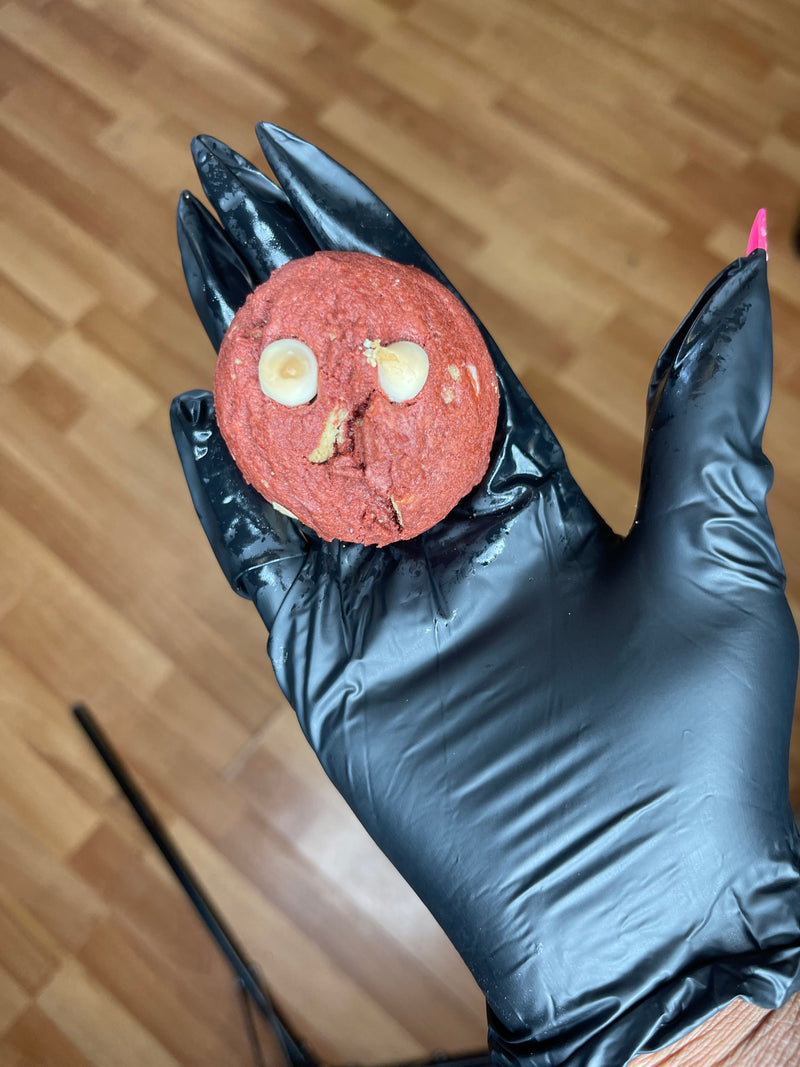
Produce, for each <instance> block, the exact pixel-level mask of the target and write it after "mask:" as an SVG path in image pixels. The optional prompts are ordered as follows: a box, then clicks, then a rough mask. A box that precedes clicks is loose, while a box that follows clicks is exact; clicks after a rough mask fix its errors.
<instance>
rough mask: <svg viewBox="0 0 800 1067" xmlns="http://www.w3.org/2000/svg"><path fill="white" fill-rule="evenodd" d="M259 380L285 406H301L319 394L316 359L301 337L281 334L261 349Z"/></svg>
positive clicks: (262, 386)
mask: <svg viewBox="0 0 800 1067" xmlns="http://www.w3.org/2000/svg"><path fill="white" fill-rule="evenodd" d="M258 381H259V383H260V385H261V388H262V390H263V391H264V393H266V395H267V396H268V397H270V398H271V399H272V400H276V401H277V402H278V403H279V404H283V405H284V407H289V408H296V407H300V405H301V404H307V403H308V402H309V401H310V400H313V399H314V397H315V396H316V395H317V360H316V358H315V356H314V353H313V352H312V351H311V349H310V348H309V347H308V345H304V344H303V342H302V341H296V340H294V339H293V338H291V337H282V338H281V339H280V340H279V341H273V342H272V344H269V345H267V347H266V348H265V349H264V351H263V352H262V353H261V359H260V360H259V361H258Z"/></svg>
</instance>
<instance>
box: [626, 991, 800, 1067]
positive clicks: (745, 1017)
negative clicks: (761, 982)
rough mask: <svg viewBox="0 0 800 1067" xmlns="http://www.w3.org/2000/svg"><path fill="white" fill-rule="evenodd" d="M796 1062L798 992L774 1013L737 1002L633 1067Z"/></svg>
mask: <svg viewBox="0 0 800 1067" xmlns="http://www.w3.org/2000/svg"><path fill="white" fill-rule="evenodd" d="M797 1063H800V995H798V996H796V997H793V999H792V1000H790V1001H789V1003H788V1004H785V1005H784V1006H783V1007H782V1008H780V1009H779V1010H778V1011H765V1010H764V1009H763V1008H757V1007H754V1006H753V1005H752V1004H747V1003H745V1002H744V1001H742V1000H736V1001H734V1002H733V1003H732V1004H729V1005H728V1006H727V1007H726V1008H723V1009H722V1011H720V1012H718V1013H717V1014H716V1015H713V1016H712V1017H711V1018H710V1019H708V1020H707V1021H706V1022H704V1023H702V1024H701V1025H700V1026H698V1027H697V1028H696V1029H694V1030H692V1032H691V1033H690V1034H687V1035H686V1037H683V1038H681V1039H680V1040H679V1041H676V1042H674V1044H672V1045H670V1046H669V1047H668V1048H665V1049H663V1050H662V1051H661V1052H651V1053H649V1054H648V1055H646V1056H636V1057H635V1058H634V1059H633V1060H631V1067H767V1065H769V1067H793V1065H794V1064H797Z"/></svg>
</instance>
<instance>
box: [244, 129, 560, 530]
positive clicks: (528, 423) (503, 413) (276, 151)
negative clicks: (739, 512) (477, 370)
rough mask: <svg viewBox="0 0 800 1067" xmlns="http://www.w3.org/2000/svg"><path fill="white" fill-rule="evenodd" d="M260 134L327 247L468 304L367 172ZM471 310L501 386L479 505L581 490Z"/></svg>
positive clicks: (296, 205)
mask: <svg viewBox="0 0 800 1067" xmlns="http://www.w3.org/2000/svg"><path fill="white" fill-rule="evenodd" d="M256 134H257V136H258V140H259V143H260V144H261V148H262V150H263V152H264V155H265V156H266V159H267V162H268V163H269V165H270V167H271V168H272V170H273V172H274V174H275V176H276V177H277V179H278V181H279V182H280V184H281V187H282V189H283V191H284V192H285V193H286V195H287V197H288V198H289V200H290V202H291V204H292V207H293V209H294V211H295V212H296V214H297V215H298V216H299V218H300V219H301V220H302V221H303V223H304V225H305V226H306V228H307V229H308V231H309V232H310V233H311V234H312V235H313V237H314V239H315V240H316V241H317V243H318V244H319V246H320V247H321V248H332V249H337V250H342V251H358V252H367V253H370V254H371V255H377V256H384V257H386V258H388V259H393V260H395V262H399V263H405V264H407V265H410V266H414V267H418V268H419V269H420V270H424V271H426V272H427V273H428V274H431V275H433V277H435V278H436V279H437V280H438V281H440V282H441V283H442V284H443V285H445V286H447V288H448V289H450V290H451V292H454V293H455V295H456V296H458V297H459V299H460V300H462V303H465V306H467V305H466V302H465V301H463V299H462V297H461V296H460V294H459V293H457V292H456V290H455V289H454V288H453V286H452V285H451V284H450V282H449V281H448V279H447V278H446V277H445V275H444V274H443V273H442V272H441V271H440V270H439V268H438V267H437V266H436V264H435V263H434V262H433V260H432V259H431V258H430V256H429V255H428V253H427V252H426V251H425V250H424V249H423V248H422V246H421V245H420V244H419V242H418V241H417V240H416V239H415V238H414V237H413V236H412V235H411V234H410V233H409V231H408V230H407V229H406V227H405V226H404V225H403V224H402V223H401V222H400V220H399V219H398V218H397V216H396V215H394V214H393V212H391V211H390V210H389V208H388V207H387V206H386V204H384V203H383V201H382V200H380V199H379V197H377V196H376V195H375V193H373V192H372V190H371V189H369V187H368V186H366V185H365V184H364V183H363V182H362V181H361V179H360V178H357V177H356V176H355V175H354V174H352V173H351V172H350V171H348V170H347V169H346V168H345V167H343V166H342V165H341V164H340V163H337V162H336V161H335V160H334V159H332V158H331V157H330V156H328V155H327V154H326V153H325V152H323V151H322V150H321V149H319V148H317V147H315V146H314V145H312V144H309V142H307V141H304V140H302V139H301V138H299V137H296V136H295V135H294V134H292V133H289V132H288V131H286V130H283V129H281V128H280V127H278V126H275V125H272V124H271V123H259V125H258V126H257V127H256ZM467 307H468V306H467ZM468 310H469V311H470V314H472V316H473V318H474V319H475V322H476V323H477V325H478V327H479V329H480V330H481V333H482V334H483V337H484V340H485V341H486V343H487V346H488V349H489V352H490V353H491V356H492V359H493V361H494V364H495V369H496V371H497V375H498V379H499V384H500V418H499V421H498V430H499V433H498V437H497V438H496V441H495V448H494V450H493V462H492V465H491V467H490V471H489V473H488V474H487V476H486V478H485V479H484V481H483V483H482V487H483V488H482V491H478V492H477V493H473V494H472V497H471V505H472V506H473V507H474V508H475V509H477V510H479V511H484V510H493V511H497V509H498V507H502V506H504V505H505V504H507V505H508V506H509V507H510V508H517V507H519V506H521V505H523V504H524V503H527V501H528V500H529V498H530V493H531V491H532V490H534V489H535V488H536V486H538V485H539V484H540V483H541V482H542V480H543V479H545V478H549V477H550V476H551V475H553V474H554V473H560V474H561V475H562V476H563V478H564V479H565V481H566V482H569V486H570V492H571V493H573V494H575V493H580V490H579V489H578V488H577V486H576V485H575V484H574V482H572V481H571V476H570V475H569V472H568V471H567V469H566V461H565V459H564V454H563V451H562V449H561V446H560V445H559V443H558V441H557V440H556V437H555V434H554V433H553V431H552V430H551V428H550V427H549V425H548V424H547V422H546V420H545V419H544V417H543V416H542V414H541V413H540V412H539V411H538V409H537V408H536V406H535V405H534V403H533V402H532V400H531V399H530V397H529V396H528V394H527V393H526V391H525V389H524V388H523V386H522V384H521V383H520V381H519V380H518V378H517V377H516V375H515V374H514V372H513V371H512V370H511V368H510V367H509V365H508V363H507V362H506V360H505V358H504V357H503V355H502V353H501V352H500V350H499V348H498V347H497V345H496V344H495V343H494V341H493V339H492V338H491V336H490V335H489V333H488V331H487V330H486V329H485V327H484V326H483V324H482V323H481V322H480V320H479V319H478V317H477V316H476V315H475V313H474V312H473V311H472V310H471V309H470V308H469V307H468ZM481 493H482V494H483V495H481Z"/></svg>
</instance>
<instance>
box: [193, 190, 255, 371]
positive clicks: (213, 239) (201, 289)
mask: <svg viewBox="0 0 800 1067" xmlns="http://www.w3.org/2000/svg"><path fill="white" fill-rule="evenodd" d="M177 227H178V248H179V249H180V253H181V262H182V264H183V273H184V277H185V278H186V285H187V286H188V289H189V295H190V296H191V298H192V303H193V304H194V307H195V311H196V312H197V316H198V318H199V319H200V321H201V322H202V324H203V326H204V328H205V331H206V333H207V334H208V336H209V339H210V341H211V344H212V345H213V346H214V349H215V350H218V349H219V346H220V344H221V343H222V338H223V337H224V336H225V331H226V330H227V328H228V326H229V325H230V322H231V319H232V318H233V316H234V315H235V314H236V312H237V311H238V310H239V308H240V307H241V306H242V304H243V303H244V302H245V300H246V299H247V297H248V296H249V294H250V293H251V292H252V290H253V287H254V281H253V277H252V275H251V274H250V271H249V269H248V266H247V264H246V263H245V262H244V260H243V259H242V258H241V256H240V255H239V254H238V252H237V251H236V250H235V249H234V247H233V246H232V245H231V243H230V242H229V241H228V239H227V237H226V236H225V232H224V230H223V229H222V228H221V227H220V225H219V223H218V222H217V220H216V219H215V218H214V217H213V215H211V213H210V212H209V211H208V209H207V208H205V207H203V205H202V204H201V203H200V201H199V200H197V199H196V198H195V197H194V196H192V194H191V193H190V192H188V191H186V190H184V192H182V193H181V195H180V198H179V200H178V213H177Z"/></svg>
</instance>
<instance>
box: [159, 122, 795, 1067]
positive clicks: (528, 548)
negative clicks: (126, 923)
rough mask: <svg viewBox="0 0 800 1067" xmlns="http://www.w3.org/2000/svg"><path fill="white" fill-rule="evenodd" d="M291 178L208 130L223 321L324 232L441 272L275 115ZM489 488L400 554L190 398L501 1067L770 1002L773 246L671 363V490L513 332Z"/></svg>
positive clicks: (661, 448)
mask: <svg viewBox="0 0 800 1067" xmlns="http://www.w3.org/2000/svg"><path fill="white" fill-rule="evenodd" d="M258 136H259V139H260V141H261V144H262V147H263V149H264V152H265V154H266V157H267V159H268V161H269V164H270V166H271V167H272V169H273V171H274V173H275V174H276V176H277V177H278V180H279V181H280V183H281V186H282V188H283V192H281V191H280V190H278V188H277V187H276V186H273V185H272V183H270V182H269V181H268V180H267V179H265V178H264V177H263V176H262V175H261V174H260V173H259V172H258V171H256V170H255V169H254V168H253V167H252V166H251V165H250V164H249V163H247V162H246V161H245V160H243V159H242V158H241V157H239V156H237V155H236V154H234V153H233V152H232V151H231V150H230V149H229V148H227V147H226V146H225V145H223V144H220V143H219V142H217V141H214V140H212V139H210V138H202V139H198V140H197V141H196V142H195V146H194V148H195V158H196V162H197V167H198V172H199V174H200V179H201V182H202V184H203V188H204V189H205V192H206V194H207V195H208V197H209V200H210V201H211V203H212V204H213V205H214V207H215V208H216V210H217V212H218V214H219V217H220V220H221V222H222V228H221V227H220V226H219V225H218V224H217V223H216V222H215V221H214V220H213V219H212V217H211V216H210V215H209V214H208V212H206V211H205V209H203V208H202V207H201V206H200V205H199V204H198V203H197V202H196V201H195V200H194V199H193V198H192V197H191V196H190V195H189V194H184V196H183V197H182V199H181V203H180V209H179V241H180V247H181V252H182V255H183V262H184V269H185V272H186V277H187V280H188V283H189V288H190V291H191V294H192V297H193V299H194V302H195V306H196V308H197V310H198V313H199V315H200V317H201V319H202V320H203V323H204V324H205V326H206V329H207V331H208V333H209V335H210V337H211V340H212V342H213V343H214V345H215V346H218V345H219V342H220V339H221V337H222V335H223V332H224V331H225V328H226V326H227V324H228V322H229V320H230V318H231V315H232V313H233V311H234V310H235V309H236V308H237V307H238V306H239V305H240V304H241V303H242V302H243V300H244V298H245V295H246V294H247V292H248V290H249V288H250V287H251V286H252V285H254V284H255V283H257V282H261V281H263V280H264V279H265V278H266V276H267V275H268V273H269V271H270V270H271V269H273V268H274V267H276V266H278V265H280V264H281V263H283V262H285V261H286V259H288V258H290V257H293V256H297V255H304V254H307V253H309V252H311V251H313V250H315V249H316V248H334V249H346V250H361V251H367V252H372V253H375V254H376V255H382V256H387V257H389V258H391V259H394V260H398V261H400V262H402V263H410V264H414V265H416V266H418V267H421V268H422V269H423V270H427V271H430V272H431V273H432V274H434V275H436V276H437V277H439V278H440V279H441V275H440V273H439V271H438V270H437V269H436V267H435V266H434V265H433V263H432V262H431V261H430V259H429V258H428V256H427V255H426V254H425V252H424V251H423V250H422V249H421V248H420V247H419V245H418V244H417V243H416V242H415V241H414V239H413V238H412V237H411V236H410V235H409V234H408V232H407V231H406V230H405V229H404V228H403V226H402V225H401V224H400V223H399V222H398V221H397V219H396V218H395V217H394V216H393V215H392V214H391V213H390V212H389V211H388V210H387V209H386V207H385V206H384V205H383V204H382V203H381V202H380V201H379V200H378V199H377V198H376V197H375V196H374V195H373V194H372V193H371V192H370V191H369V190H368V189H367V188H366V187H365V186H364V185H363V184H361V183H360V182H359V181H358V180H357V179H356V178H354V177H353V176H352V175H351V174H349V173H348V172H347V171H345V170H344V169H343V168H341V167H340V166H339V165H338V164H336V163H335V162H333V161H332V160H331V159H330V158H328V157H327V156H325V155H324V154H323V153H321V152H320V151H319V150H318V149H316V148H314V147H313V146H312V145H309V144H307V143H305V142H303V141H301V140H299V139H298V138H296V137H294V136H292V135H291V134H288V133H286V132H284V131H283V130H280V129H277V128H275V127H273V126H260V127H259V128H258ZM487 341H488V343H489V346H490V350H491V352H492V354H493V357H494V359H495V361H496V366H497V371H498V375H499V377H500V396H501V399H500V419H499V425H498V433H497V437H496V440H495V445H494V450H493V454H492V460H491V463H490V466H489V470H488V472H487V474H486V477H485V478H484V480H483V482H482V483H481V485H480V486H478V488H477V489H475V490H474V491H473V492H472V493H471V494H470V495H469V496H468V497H467V498H466V499H465V500H463V501H462V503H461V504H460V505H459V507H458V508H456V509H455V511H453V512H452V513H451V515H449V516H448V518H447V519H445V520H444V521H443V522H441V523H440V524H439V525H438V526H436V527H435V528H434V529H432V530H431V531H430V532H428V533H426V534H424V535H423V536H421V537H418V538H416V539H415V540H412V541H407V542H402V543H399V544H395V545H392V546H390V547H388V548H380V549H379V548H374V547H372V548H365V547H363V546H360V545H351V544H343V543H340V542H333V543H326V542H322V541H320V540H319V539H318V538H316V537H315V536H314V535H313V534H311V533H309V532H308V531H305V530H302V531H301V529H299V528H298V526H297V524H296V523H294V522H293V521H292V520H290V519H288V518H286V517H285V516H282V515H280V514H277V513H276V512H275V511H274V510H273V508H272V507H271V506H270V505H269V504H267V503H266V502H265V501H264V500H263V499H262V498H261V497H260V496H259V495H258V494H256V493H255V492H254V491H253V490H252V489H251V488H249V487H248V486H247V485H246V484H244V482H243V480H242V478H241V476H240V475H239V473H238V471H237V469H236V468H235V466H234V464H233V462H232V460H231V459H230V457H229V455H228V452H227V450H226V448H225V445H224V444H223V442H222V440H221V439H220V437H219V434H218V432H217V428H216V423H215V419H214V407H213V402H212V399H211V396H210V395H209V394H208V393H197V392H195V393H187V394H186V395H184V396H182V397H179V398H178V399H177V400H176V401H175V402H174V405H173V409H172V418H173V427H174V432H175V437H176V440H177V443H178V449H179V451H180V455H181V459H182V461H183V465H184V469H185V472H186V477H187V480H188V482H189V486H190V489H191V493H192V498H193V500H194V504H195V507H196V508H197V511H198V514H199V516H200V519H201V522H202V524H203V527H204V529H205V531H206V534H207V536H208V538H209V540H210V542H211V545H212V547H213V549H214V551H215V553H216V555H217V558H218V560H219V562H220V564H221V566H222V568H223V569H224V571H225V573H226V575H227V577H228V579H229V581H230V582H231V584H232V585H233V587H234V588H235V589H236V590H237V592H239V593H241V594H243V595H244V596H246V597H248V598H249V599H251V600H252V601H253V602H254V603H255V605H256V607H257V608H258V611H259V613H260V614H261V617H262V619H263V620H264V622H265V624H266V626H267V627H268V629H269V631H270V637H269V646H268V647H269V654H270V657H271V659H272V663H273V666H274V669H275V673H276V676H277V679H278V681H279V683H280V685H281V688H282V689H283V691H284V693H285V694H286V697H287V699H288V700H289V701H290V702H291V704H292V706H293V707H294V708H295V710H296V712H297V715H298V718H299V720H300V723H301V725H302V728H303V730H304V731H305V734H306V736H307V738H308V740H309V741H310V743H311V745H312V746H313V748H314V749H315V751H316V753H317V755H318V757H319V759H320V761H321V762H322V764H323V766H324V768H325V770H326V771H327V773H328V774H329V776H330V777H331V779H332V780H333V782H334V783H335V784H336V786H337V787H338V789H339V790H340V791H341V793H342V794H343V795H344V797H345V798H346V799H347V801H348V803H349V804H350V805H351V807H352V808H353V810H354V811H355V812H356V814H357V815H358V817H359V819H360V820H361V822H362V823H363V824H364V826H365V827H366V829H367V830H368V831H369V833H370V834H371V835H372V837H373V838H374V839H375V841H376V842H377V843H378V845H379V846H380V847H381V848H382V849H383V850H384V852H385V853H386V854H387V856H388V857H389V858H390V859H391V860H392V862H393V863H394V864H395V866H396V867H397V869H398V870H399V871H400V872H401V873H402V874H403V875H404V876H405V878H406V879H407V880H408V881H409V883H410V884H411V885H412V886H413V887H414V889H415V890H416V891H417V892H418V893H419V895H420V896H421V897H422V899H423V900H424V901H425V902H426V904H427V905H428V906H429V908H430V909H431V911H432V912H433V914H434V915H435V916H436V918H437V919H438V920H439V922H440V923H441V925H442V926H443V927H444V929H445V931H446V932H447V933H448V935H449V936H450V938H451V939H452V941H453V943H454V944H455V946H456V947H457V948H458V950H459V952H460V953H461V955H462V956H463V958H464V960H465V961H466V963H467V964H468V966H469V967H470V969H471V970H472V972H473V974H474V975H475V978H476V979H477V981H478V983H479V985H480V987H481V988H482V990H483V991H484V993H485V995H486V999H487V1002H488V1007H489V1024H490V1047H491V1049H492V1052H493V1056H494V1058H495V1060H496V1062H497V1063H498V1064H518V1063H524V1064H536V1065H543V1067H544V1065H547V1067H554V1065H556V1064H567V1063H569V1064H570V1067H618V1065H621V1064H624V1063H626V1062H627V1061H628V1059H629V1058H630V1057H631V1056H633V1055H634V1054H635V1053H636V1052H640V1051H648V1050H654V1049H656V1048H659V1047H661V1046H663V1045H665V1044H667V1043H669V1042H671V1041H672V1040H673V1039H675V1038H677V1037H678V1036H679V1035H681V1034H683V1033H685V1032H686V1031H688V1030H689V1029H692V1028H693V1027H695V1026H696V1025H697V1024H698V1023H700V1022H701V1021H702V1020H703V1019H705V1018H706V1017H708V1016H709V1015H711V1014H712V1013H713V1012H714V1011H715V1010H717V1009H718V1008H720V1007H721V1006H723V1005H725V1004H727V1003H728V1002H729V1001H731V1000H732V999H733V998H735V997H738V996H741V997H744V998H746V999H748V1000H752V1001H753V1002H755V1003H756V1004H759V1005H761V1006H763V1007H773V1008H774V1007H777V1006H779V1005H781V1004H782V1003H783V1002H784V1001H785V1000H786V999H788V997H789V996H790V995H791V994H792V993H793V992H795V991H797V990H800V842H799V841H798V834H797V831H796V829H795V825H794V821H793V818H792V814H791V811H790V807H789V799H788V775H787V764H788V745H789V732H790V727H791V719H792V703H793V697H794V689H795V680H796V672H797V639H796V633H795V628H794V625H793V622H792V618H791V615H790V612H789V609H788V606H787V603H786V600H785V598H784V573H783V569H782V565H781V560H780V557H779V555H778V552H777V550H776V547H775V542H774V538H773V532H772V528H771V526H770V522H769V519H768V517H767V511H766V507H765V496H766V493H767V491H768V489H769V487H770V484H771V478H772V472H771V468H770V465H769V463H768V462H767V460H766V459H765V458H764V455H763V453H762V451H761V437H762V430H763V427H764V421H765V419H766V415H767V408H768V405H769V399H770V388H771V322H770V311H769V298H768V294H767V280H766V259H765V254H764V252H763V251H761V250H756V251H754V252H753V253H752V254H750V255H748V256H747V257H746V258H743V259H739V260H737V261H736V262H734V263H732V264H731V265H730V266H729V267H727V268H726V269H725V270H724V271H723V272H722V273H721V274H720V275H719V276H718V277H717V278H716V279H715V280H714V281H713V282H712V283H711V284H710V285H709V287H708V288H707V289H706V291H705V292H704V293H703V295H702V296H701V297H700V299H699V300H698V302H697V304H696V305H695V307H694V308H693V309H692V311H691V312H690V313H689V315H688V317H687V318H686V320H685V322H684V323H683V324H682V325H681V327H680V329H679V330H678V332H677V333H676V335H675V337H674V338H673V339H672V341H670V343H669V345H668V346H667V348H666V349H665V350H664V352H663V353H662V355H661V357H660V358H659V360H658V363H657V365H656V369H655V374H654V376H653V380H652V383H651V386H650V392H649V395H648V420H647V437H646V443H645V451H644V465H643V473H642V486H641V496H640V500H639V507H638V512H637V515H636V521H635V523H634V526H633V528H632V530H631V531H630V533H629V534H628V536H627V537H619V536H617V535H616V534H614V533H613V532H612V531H611V530H610V529H609V528H608V526H606V524H605V523H604V522H603V520H602V519H601V518H600V517H599V516H598V515H597V514H596V512H595V511H594V510H593V508H592V507H591V505H590V504H589V503H588V502H587V500H586V498H585V497H584V496H583V494H582V493H581V491H580V489H579V488H578V486H577V485H576V484H575V482H574V481H573V479H572V476H571V475H570V473H569V471H568V470H567V467H566V465H565V462H564V456H563V454H562V451H561V449H560V447H559V445H558V443H557V441H556V440H555V438H554V436H553V434H552V432H551V430H550V429H549V427H548V426H547V424H546V423H545V421H544V420H543V418H542V417H541V415H540V414H539V412H538V411H537V410H536V408H535V407H534V405H533V404H532V403H531V401H530V399H529V398H528V396H527V395H526V393H525V392H524V390H523V388H522V386H521V385H520V383H519V382H518V381H517V379H516V378H515V377H514V375H513V374H512V372H511V371H510V370H509V367H508V365H507V364H506V362H505V361H504V359H503V357H502V356H501V354H500V353H499V352H498V351H497V348H496V347H495V346H494V345H493V343H492V342H491V340H489V339H488V338H487Z"/></svg>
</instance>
